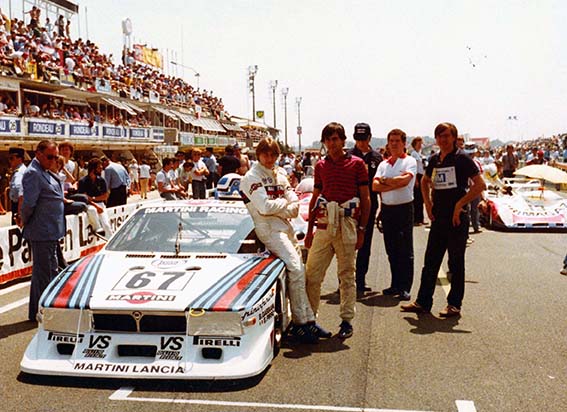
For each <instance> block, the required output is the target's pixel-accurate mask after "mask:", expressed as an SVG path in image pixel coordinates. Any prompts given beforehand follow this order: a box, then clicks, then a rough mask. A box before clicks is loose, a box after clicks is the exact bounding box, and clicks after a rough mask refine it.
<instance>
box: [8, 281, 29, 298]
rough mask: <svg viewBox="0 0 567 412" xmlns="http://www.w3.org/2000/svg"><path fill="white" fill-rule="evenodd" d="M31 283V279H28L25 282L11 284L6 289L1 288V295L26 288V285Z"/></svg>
mask: <svg viewBox="0 0 567 412" xmlns="http://www.w3.org/2000/svg"><path fill="white" fill-rule="evenodd" d="M30 283H31V282H30V281H27V282H23V283H18V284H17V285H13V286H10V287H9V288H6V289H2V290H0V296H2V295H7V294H8V293H11V292H13V291H15V290H18V289H22V288H25V287H26V286H29V285H30Z"/></svg>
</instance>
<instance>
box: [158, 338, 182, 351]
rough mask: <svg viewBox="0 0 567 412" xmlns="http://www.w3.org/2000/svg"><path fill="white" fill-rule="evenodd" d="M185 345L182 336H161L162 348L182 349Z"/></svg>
mask: <svg viewBox="0 0 567 412" xmlns="http://www.w3.org/2000/svg"><path fill="white" fill-rule="evenodd" d="M182 346H183V338H182V337H181V336H173V337H170V338H165V337H162V338H161V344H160V349H161V350H165V349H167V350H180V349H181V348H182Z"/></svg>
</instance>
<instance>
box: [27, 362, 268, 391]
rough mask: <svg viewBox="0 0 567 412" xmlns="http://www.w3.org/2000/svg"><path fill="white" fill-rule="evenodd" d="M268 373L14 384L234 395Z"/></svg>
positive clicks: (30, 379)
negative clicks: (232, 377)
mask: <svg viewBox="0 0 567 412" xmlns="http://www.w3.org/2000/svg"><path fill="white" fill-rule="evenodd" d="M268 370H270V366H268V367H267V368H266V369H265V370H264V371H263V372H262V373H261V374H259V375H257V376H254V377H251V378H245V379H238V380H198V381H189V380H163V379H123V378H120V379H105V378H81V377H66V376H39V375H30V374H27V373H23V372H20V374H19V375H18V381H19V382H22V383H25V384H29V385H41V386H56V387H69V388H84V389H107V390H117V389H119V388H121V387H124V386H132V387H135V388H136V391H150V392H155V391H160V392H187V393H192V392H236V391H241V390H246V389H250V388H252V387H254V386H256V385H258V384H259V383H260V382H261V381H262V379H263V378H264V375H266V373H267V372H268Z"/></svg>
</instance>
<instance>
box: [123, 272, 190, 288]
mask: <svg viewBox="0 0 567 412" xmlns="http://www.w3.org/2000/svg"><path fill="white" fill-rule="evenodd" d="M194 274H195V272H184V271H152V270H146V269H145V268H142V267H134V268H131V269H130V270H128V272H126V273H125V274H124V276H122V278H121V279H120V280H119V281H118V283H117V284H116V285H115V286H114V288H112V289H113V290H132V289H134V290H137V289H143V290H183V289H184V288H185V286H187V283H188V282H189V281H190V280H191V278H192V277H193V275H194Z"/></svg>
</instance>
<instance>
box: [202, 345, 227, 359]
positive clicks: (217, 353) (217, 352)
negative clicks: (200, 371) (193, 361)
mask: <svg viewBox="0 0 567 412" xmlns="http://www.w3.org/2000/svg"><path fill="white" fill-rule="evenodd" d="M201 354H202V355H203V358H205V359H215V360H219V359H220V358H221V356H222V349H221V348H203V349H202V351H201Z"/></svg>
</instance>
